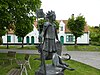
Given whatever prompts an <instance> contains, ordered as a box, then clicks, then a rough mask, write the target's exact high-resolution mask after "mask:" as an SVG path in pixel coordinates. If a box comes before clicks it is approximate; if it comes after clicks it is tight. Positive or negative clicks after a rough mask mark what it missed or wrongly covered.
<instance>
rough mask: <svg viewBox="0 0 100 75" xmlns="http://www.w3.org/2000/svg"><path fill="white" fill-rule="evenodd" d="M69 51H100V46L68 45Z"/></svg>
mask: <svg viewBox="0 0 100 75" xmlns="http://www.w3.org/2000/svg"><path fill="white" fill-rule="evenodd" d="M65 48H66V50H67V51H100V46H95V45H78V46H77V48H75V47H74V45H66V46H65Z"/></svg>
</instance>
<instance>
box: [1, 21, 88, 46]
mask: <svg viewBox="0 0 100 75" xmlns="http://www.w3.org/2000/svg"><path fill="white" fill-rule="evenodd" d="M57 21H58V22H59V31H58V38H59V40H60V41H61V42H62V44H65V45H66V44H74V41H75V36H73V34H71V32H70V30H69V29H68V28H67V20H57ZM38 36H39V32H38V30H37V22H36V21H35V22H34V29H33V31H32V32H30V33H29V34H27V35H26V36H25V37H24V44H38V43H39V40H38ZM7 37H8V44H21V40H22V38H21V37H18V36H16V35H15V34H14V33H13V31H9V32H8V36H7V34H5V36H2V39H3V44H7ZM77 44H89V30H88V26H87V25H85V27H84V34H83V35H82V36H81V37H78V39H77Z"/></svg>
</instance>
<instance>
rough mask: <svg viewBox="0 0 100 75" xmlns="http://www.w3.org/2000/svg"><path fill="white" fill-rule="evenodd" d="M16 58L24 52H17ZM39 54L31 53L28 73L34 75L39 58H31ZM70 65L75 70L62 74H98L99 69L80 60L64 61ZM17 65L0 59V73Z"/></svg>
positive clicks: (1, 74)
mask: <svg viewBox="0 0 100 75" xmlns="http://www.w3.org/2000/svg"><path fill="white" fill-rule="evenodd" d="M3 56H6V55H5V54H0V57H3ZM16 57H17V59H23V58H24V54H17V55H16ZM38 57H39V55H31V58H30V64H31V67H32V69H31V70H30V69H29V68H28V67H27V70H28V75H35V71H36V70H37V69H38V68H39V64H40V61H39V60H33V59H34V58H38ZM65 62H66V63H68V64H69V65H70V67H72V68H75V71H68V70H65V72H64V75H100V70H98V69H95V68H93V67H91V66H88V65H85V64H82V63H80V62H76V61H73V60H69V61H65ZM46 63H51V61H46ZM17 66H18V65H17V64H16V63H15V61H13V65H10V62H8V61H5V65H3V64H2V61H1V60H0V75H6V74H7V72H8V71H9V70H10V69H11V68H14V67H17Z"/></svg>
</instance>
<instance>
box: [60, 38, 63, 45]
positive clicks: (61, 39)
mask: <svg viewBox="0 0 100 75" xmlns="http://www.w3.org/2000/svg"><path fill="white" fill-rule="evenodd" d="M60 42H61V43H62V44H64V37H63V36H61V37H60Z"/></svg>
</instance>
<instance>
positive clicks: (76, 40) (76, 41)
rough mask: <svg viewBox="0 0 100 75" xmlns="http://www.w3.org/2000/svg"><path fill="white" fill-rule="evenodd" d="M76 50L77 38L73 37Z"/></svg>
mask: <svg viewBox="0 0 100 75" xmlns="http://www.w3.org/2000/svg"><path fill="white" fill-rule="evenodd" d="M76 48H77V37H75V49H76Z"/></svg>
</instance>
